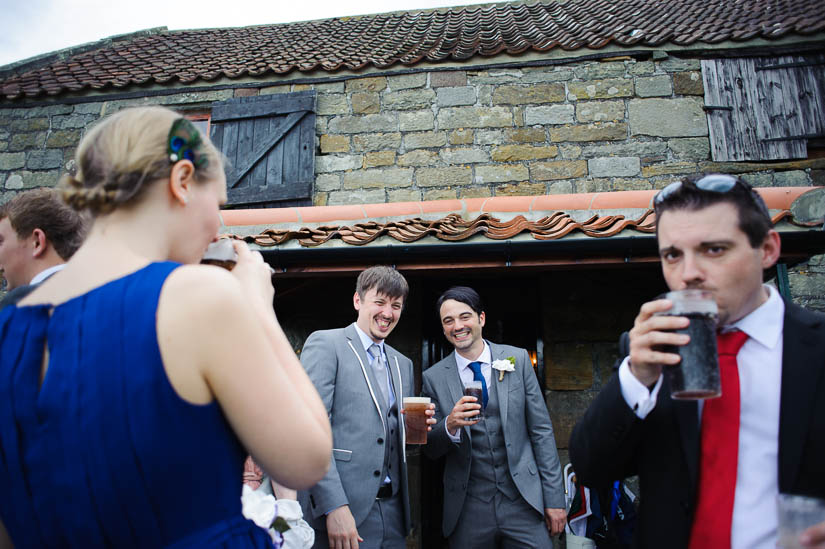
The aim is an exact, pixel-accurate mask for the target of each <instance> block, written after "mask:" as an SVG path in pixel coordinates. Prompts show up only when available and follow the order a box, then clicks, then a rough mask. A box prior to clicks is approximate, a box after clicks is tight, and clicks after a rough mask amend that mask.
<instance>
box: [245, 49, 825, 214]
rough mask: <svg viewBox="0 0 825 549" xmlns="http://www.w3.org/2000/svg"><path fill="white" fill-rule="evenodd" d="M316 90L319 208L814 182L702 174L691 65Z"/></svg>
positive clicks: (425, 76) (704, 141) (790, 173)
mask: <svg viewBox="0 0 825 549" xmlns="http://www.w3.org/2000/svg"><path fill="white" fill-rule="evenodd" d="M307 87H311V86H304V85H300V86H291V87H288V86H280V87H276V88H265V89H263V90H261V93H268V92H286V91H297V90H298V89H306V88H307ZM316 89H317V91H318V94H319V95H318V118H317V131H318V135H319V153H320V154H319V155H318V157H317V162H316V187H315V194H314V203H315V204H317V205H327V204H330V205H333V204H351V203H370V202H397V201H406V200H435V199H444V198H465V197H480V196H481V197H486V196H496V195H498V196H500V195H509V194H517V195H525V194H526V195H529V194H545V193H551V194H552V193H577V192H593V191H612V190H633V189H651V188H658V187H661V186H663V185H665V184H666V183H668V182H670V181H672V180H673V179H674V178H676V177H678V176H680V175H683V174H689V173H695V172H697V171H710V170H719V171H725V172H747V173H748V178H749V179H750V180H751V181H752V182H753V183H754V185H757V186H772V185H776V186H789V185H810V184H812V183H823V181H825V177H823V173H822V171H821V170H817V169H812V168H818V167H819V165H818V164H816V163H814V162H811V161H802V162H786V163H782V165H780V166H779V167H778V168H777V167H776V166H773V165H769V164H760V163H750V164H747V165H741V164H738V163H737V164H734V163H726V164H723V163H714V162H711V161H710V158H709V155H710V153H709V141H708V128H707V121H706V116H705V113H704V111H703V110H702V106H703V88H702V78H701V70H700V66H699V61H698V60H678V59H674V58H666V59H664V60H661V61H635V60H633V59H629V58H628V59H618V60H614V61H607V62H598V61H594V62H582V63H577V64H573V65H560V66H551V67H536V68H521V69H490V70H478V71H474V70H471V69H468V70H465V71H450V72H430V73H417V74H411V75H403V76H388V77H384V76H371V77H365V78H361V79H357V80H349V81H347V82H341V83H336V84H324V85H322V86H316Z"/></svg>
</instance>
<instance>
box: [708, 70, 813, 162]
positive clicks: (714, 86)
mask: <svg viewBox="0 0 825 549" xmlns="http://www.w3.org/2000/svg"><path fill="white" fill-rule="evenodd" d="M702 79H703V81H704V84H705V110H706V111H707V116H708V128H709V130H710V146H711V153H712V155H713V159H714V160H716V161H728V160H784V159H791V158H806V157H807V140H808V139H811V138H816V137H822V136H823V135H825V55H822V54H811V55H787V56H781V57H749V58H739V59H710V60H704V61H702Z"/></svg>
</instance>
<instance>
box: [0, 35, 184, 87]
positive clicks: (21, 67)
mask: <svg viewBox="0 0 825 549" xmlns="http://www.w3.org/2000/svg"><path fill="white" fill-rule="evenodd" d="M168 30H169V29H168V28H167V27H152V28H150V29H143V30H139V31H135V32H127V33H123V34H115V35H112V36H108V37H106V38H101V39H100V40H95V41H93V42H86V43H83V44H78V45H76V46H69V47H68V48H63V49H60V50H55V51H51V52H46V53H42V54H40V55H35V56H33V57H28V58H26V59H21V60H20V61H14V62H12V63H9V64H7V65H0V80H2V79H5V78H8V77H9V76H13V75H14V74H15V73H19V72H26V71H30V70H35V69H38V68H40V67H43V66H45V65H49V64H51V63H54V62H55V61H65V60H66V59H69V58H70V57H73V56H75V55H78V54H81V53H85V52H87V51H92V50H95V49H98V48H102V47H104V46H109V45H111V44H114V43H116V42H126V41H129V40H134V39H135V38H142V37H144V36H152V35H154V34H160V33H163V32H167V31H168Z"/></svg>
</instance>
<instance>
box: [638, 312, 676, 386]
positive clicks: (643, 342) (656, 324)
mask: <svg viewBox="0 0 825 549" xmlns="http://www.w3.org/2000/svg"><path fill="white" fill-rule="evenodd" d="M671 306H672V303H671V302H670V301H669V300H667V299H657V300H655V301H650V302H648V303H645V304H644V305H642V308H641V309H640V310H639V314H638V315H637V316H636V320H635V322H634V324H633V329H632V330H630V364H629V365H630V371H631V372H632V373H633V375H634V376H635V377H636V379H638V380H639V381H640V382H641V383H643V384H644V385H647V386H651V385H653V384H654V383H656V380H657V379H659V375H660V374H661V373H662V366H670V365H674V364H678V363H679V361H680V360H681V357H679V355H677V354H675V353H666V352H663V351H660V350H658V349H657V347H660V346H664V345H687V343H688V342H689V341H690V336H688V335H685V334H677V333H673V331H674V330H680V329H682V328H687V326H688V324H690V321H689V320H688V318H686V317H683V316H668V315H657V314H656V313H662V312H665V311H667V310H669V309H670V308H671Z"/></svg>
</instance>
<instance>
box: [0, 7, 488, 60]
mask: <svg viewBox="0 0 825 549" xmlns="http://www.w3.org/2000/svg"><path fill="white" fill-rule="evenodd" d="M478 3H480V1H479V0H343V1H342V0H268V1H267V0H194V1H185V0H184V1H181V0H130V1H124V0H0V66H2V65H6V64H8V63H14V62H15V61H21V60H23V59H27V58H29V57H33V56H35V55H40V54H42V53H48V52H52V51H55V50H59V49H63V48H67V47H70V46H77V45H79V44H85V43H87V42H94V41H96V40H100V39H102V38H107V37H109V36H114V35H116V34H124V33H129V32H135V31H138V30H143V29H150V28H154V27H167V28H169V30H175V29H201V28H213V27H243V26H247V25H264V24H268V23H287V22H291V21H308V20H312V19H326V18H329V17H340V16H344V15H365V14H373V13H384V12H389V11H399V10H414V9H427V8H436V7H447V6H461V5H468V4H478Z"/></svg>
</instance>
